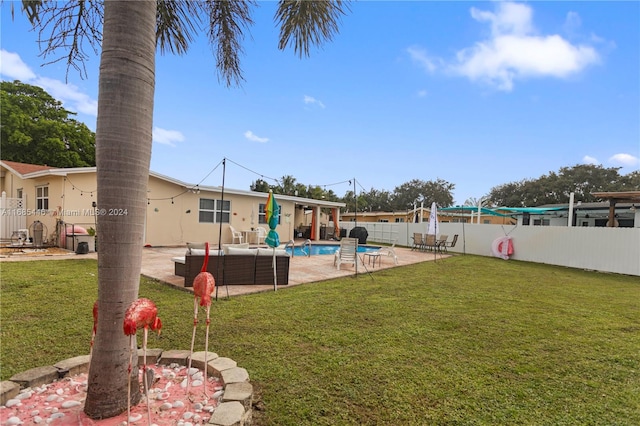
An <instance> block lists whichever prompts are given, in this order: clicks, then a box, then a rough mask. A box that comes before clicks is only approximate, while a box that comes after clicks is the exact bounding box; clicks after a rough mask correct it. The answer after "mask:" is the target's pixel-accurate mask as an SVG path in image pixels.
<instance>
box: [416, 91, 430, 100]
mask: <svg viewBox="0 0 640 426" xmlns="http://www.w3.org/2000/svg"><path fill="white" fill-rule="evenodd" d="M427 94H428V93H427V91H426V90H418V93H417V95H418V97H419V98H424V97H426V96H427Z"/></svg>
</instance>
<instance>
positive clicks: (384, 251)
mask: <svg viewBox="0 0 640 426" xmlns="http://www.w3.org/2000/svg"><path fill="white" fill-rule="evenodd" d="M397 242H398V240H397V239H396V240H394V241H393V244H391V246H390V247H380V249H379V250H376V251H374V252H373V253H377V254H379V255H381V256H385V255H386V256H389V257H393V262H394V263H395V264H396V265H397V264H398V256H397V255H396V251H395V246H396V243H397Z"/></svg>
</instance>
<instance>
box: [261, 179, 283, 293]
mask: <svg viewBox="0 0 640 426" xmlns="http://www.w3.org/2000/svg"><path fill="white" fill-rule="evenodd" d="M264 215H265V219H266V221H267V224H268V225H269V233H268V234H267V238H265V240H264V241H265V243H267V245H268V246H269V247H271V248H273V290H274V291H275V290H278V279H277V275H276V248H277V247H278V246H279V245H280V237H279V236H278V233H277V232H276V227H277V226H278V220H279V218H280V206H278V203H276V198H275V197H274V196H273V191H271V190H269V196H268V197H267V204H266V205H265V207H264Z"/></svg>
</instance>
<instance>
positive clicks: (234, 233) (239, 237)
mask: <svg viewBox="0 0 640 426" xmlns="http://www.w3.org/2000/svg"><path fill="white" fill-rule="evenodd" d="M229 229H230V230H231V243H232V244H235V242H236V240H238V244H242V240H243V239H244V236H243V235H242V232H240V231H236V230H235V228H234V227H233V226H231V225H229Z"/></svg>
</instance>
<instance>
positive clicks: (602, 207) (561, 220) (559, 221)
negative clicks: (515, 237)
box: [502, 192, 640, 228]
mask: <svg viewBox="0 0 640 426" xmlns="http://www.w3.org/2000/svg"><path fill="white" fill-rule="evenodd" d="M602 194H604V193H602ZM628 194H634V192H629V193H628ZM635 194H638V195H636V196H635V197H637V203H638V207H640V192H638V193H635ZM630 196H631V197H634V196H633V195H630ZM603 198H606V197H603ZM502 211H503V212H511V214H513V215H514V217H516V218H517V220H518V225H522V226H568V225H569V215H571V216H572V220H571V225H572V226H578V227H581V226H582V227H594V226H595V227H616V228H618V227H619V228H640V208H636V203H634V202H623V203H616V204H615V205H614V206H613V209H612V208H611V204H610V203H609V202H607V201H602V202H592V203H581V202H578V203H576V204H574V205H573V209H572V211H571V212H570V206H569V205H568V204H549V205H544V206H539V207H531V208H528V207H522V208H504V209H503V210H502ZM610 215H612V216H613V219H614V220H613V223H611V221H610Z"/></svg>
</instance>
